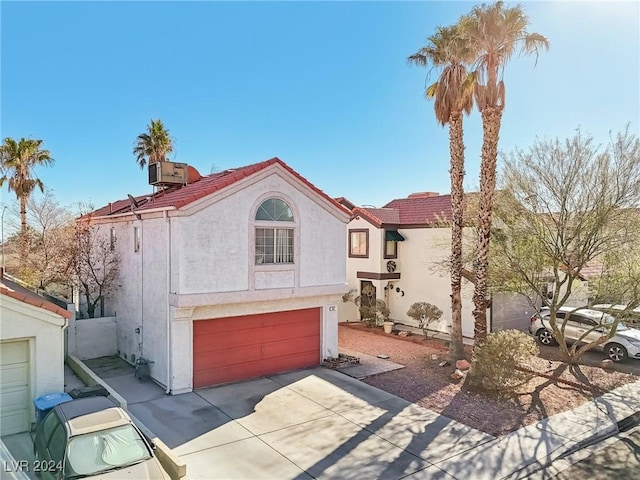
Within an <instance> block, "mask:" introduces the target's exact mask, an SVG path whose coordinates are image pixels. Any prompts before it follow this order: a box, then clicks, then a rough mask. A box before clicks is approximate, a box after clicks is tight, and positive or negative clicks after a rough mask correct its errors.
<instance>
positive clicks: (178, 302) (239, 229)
mask: <svg viewBox="0 0 640 480" xmlns="http://www.w3.org/2000/svg"><path fill="white" fill-rule="evenodd" d="M149 167H150V170H149V174H150V183H152V184H155V185H160V186H163V187H164V188H161V189H159V191H157V192H156V193H153V194H150V195H148V196H140V197H137V198H133V197H131V199H130V200H120V201H117V202H114V203H111V204H109V205H107V206H106V207H103V208H101V209H99V210H96V211H94V212H92V213H91V214H90V215H89V216H88V217H84V218H85V219H87V218H89V219H90V221H91V222H92V223H93V224H94V225H95V226H96V227H97V228H101V229H102V230H103V234H104V235H110V236H111V238H113V239H114V240H115V242H114V248H116V249H117V251H118V253H119V256H120V259H121V263H120V273H119V277H118V279H117V281H116V284H117V288H116V290H115V292H114V293H113V294H111V296H110V298H107V299H106V302H105V307H106V314H107V315H115V317H116V322H117V348H118V354H119V355H120V356H121V357H122V358H124V359H126V360H127V361H129V362H131V363H135V362H136V361H138V360H139V359H140V358H141V357H142V358H144V359H145V360H148V361H150V362H152V363H150V372H151V376H152V378H153V379H154V380H155V381H156V382H158V383H159V384H161V385H163V386H164V387H165V388H166V389H167V393H169V392H170V393H174V394H177V393H182V392H188V391H190V390H192V389H193V388H195V387H203V386H208V385H214V384H220V383H225V382H231V381H237V380H242V379H246V378H252V377H258V376H262V375H266V374H270V373H275V372H280V371H285V370H291V369H295V368H301V367H308V366H313V365H318V364H320V362H321V361H322V359H323V358H325V357H330V356H337V354H338V344H337V321H338V312H337V306H338V303H339V302H340V298H341V296H342V295H343V294H344V293H345V292H346V290H347V289H346V284H345V276H346V274H345V262H344V258H345V256H346V251H345V241H344V238H345V237H344V235H345V229H346V223H347V222H348V221H349V213H348V211H347V210H346V209H345V208H343V207H342V206H341V205H340V204H338V203H337V202H336V201H335V200H333V199H332V198H330V197H329V196H327V195H326V194H325V193H324V192H322V191H321V190H319V189H318V188H316V187H314V186H313V185H312V184H311V183H310V182H308V181H307V180H305V179H304V178H303V177H301V176H300V175H299V174H298V173H296V172H295V171H294V170H293V169H291V168H290V167H289V166H287V165H286V164H285V163H284V162H282V161H281V160H279V159H277V158H273V159H271V160H267V161H264V162H261V163H257V164H254V165H249V166H245V167H241V168H236V169H230V170H225V171H223V172H218V173H213V174H211V175H208V176H205V177H201V176H200V175H199V174H198V173H197V171H196V170H195V169H194V168H193V167H188V166H186V165H185V164H173V163H171V162H163V164H162V165H160V164H152V165H150V166H149ZM172 169H173V170H172ZM165 170H167V171H165ZM167 172H168V173H167ZM172 172H173V173H172ZM172 175H173V176H175V179H173V177H172Z"/></svg>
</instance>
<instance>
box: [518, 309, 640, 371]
mask: <svg viewBox="0 0 640 480" xmlns="http://www.w3.org/2000/svg"><path fill="white" fill-rule="evenodd" d="M550 316H551V312H550V310H549V309H548V308H546V307H545V308H543V309H542V310H541V311H540V313H536V314H535V315H533V316H532V317H531V323H530V324H529V332H530V333H531V334H532V335H535V336H536V337H537V338H538V340H539V341H540V343H542V344H543V345H553V344H555V343H556V341H555V338H554V337H553V333H552V330H551V325H550ZM565 320H566V322H565ZM556 322H557V326H558V328H559V329H562V325H563V323H564V337H565V340H566V341H567V342H568V343H575V342H578V341H579V342H581V343H590V342H593V341H596V340H598V339H600V338H602V337H603V336H607V335H609V333H610V332H611V329H612V328H613V326H614V325H616V319H615V318H614V317H613V316H611V315H609V314H608V313H605V312H601V311H598V310H593V309H589V308H573V307H560V308H559V309H558V312H557V313H556ZM596 348H599V349H601V350H603V351H604V353H605V354H606V355H607V357H609V358H610V359H611V360H613V361H614V362H620V361H622V360H625V359H626V358H638V359H640V330H638V329H635V328H629V327H627V326H626V325H625V324H624V323H623V322H621V321H618V322H617V326H616V331H615V333H614V335H613V336H612V337H611V338H609V339H607V340H605V341H604V342H603V343H602V344H600V345H598V346H597V347H596Z"/></svg>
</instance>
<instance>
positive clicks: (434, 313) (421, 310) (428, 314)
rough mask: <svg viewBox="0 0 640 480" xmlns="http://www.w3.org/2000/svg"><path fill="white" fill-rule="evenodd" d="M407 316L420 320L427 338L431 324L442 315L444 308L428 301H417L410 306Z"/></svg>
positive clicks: (419, 322)
mask: <svg viewBox="0 0 640 480" xmlns="http://www.w3.org/2000/svg"><path fill="white" fill-rule="evenodd" d="M407 316H408V317H411V318H413V319H414V320H416V321H417V322H418V327H420V328H421V329H422V332H423V333H424V336H425V338H426V337H427V336H428V335H427V333H428V331H429V324H430V323H431V322H434V321H436V320H438V319H439V318H440V317H441V316H442V310H440V309H439V308H438V307H436V306H435V305H431V304H430V303H427V302H416V303H414V304H412V305H411V306H410V307H409V310H408V311H407Z"/></svg>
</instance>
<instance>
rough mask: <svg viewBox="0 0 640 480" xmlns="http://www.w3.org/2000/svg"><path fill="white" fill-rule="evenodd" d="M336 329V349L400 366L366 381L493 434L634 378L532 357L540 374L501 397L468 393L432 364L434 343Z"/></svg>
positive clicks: (436, 358) (360, 328)
mask: <svg viewBox="0 0 640 480" xmlns="http://www.w3.org/2000/svg"><path fill="white" fill-rule="evenodd" d="M338 331H339V337H338V338H339V345H340V347H341V348H346V349H350V350H355V351H358V352H362V353H366V354H369V355H378V354H384V355H389V360H391V361H393V362H396V363H400V364H402V365H405V368H403V369H400V370H395V371H392V372H387V373H382V374H379V375H375V376H372V377H368V378H366V379H365V380H364V381H365V382H366V383H368V384H370V385H373V386H376V387H378V388H380V389H382V390H385V391H387V392H389V393H392V394H394V395H397V396H399V397H401V398H404V399H406V400H409V401H411V402H414V403H416V404H418V405H420V406H422V407H425V408H428V409H429V410H432V411H434V412H438V413H440V414H442V415H445V416H447V417H449V418H451V419H453V420H457V421H459V422H461V423H464V424H466V425H468V426H470V427H474V428H477V429H479V430H482V431H484V432H486V433H489V434H491V435H495V436H499V435H504V434H506V433H509V432H511V431H513V430H517V429H518V428H520V427H523V426H526V425H529V424H531V423H534V422H536V421H539V420H541V419H543V418H546V417H549V416H551V415H554V414H556V413H560V412H563V411H565V410H569V409H572V408H575V407H578V406H579V405H581V404H583V403H585V402H587V401H588V400H589V399H592V398H593V397H597V396H599V395H602V394H603V393H605V392H607V391H610V390H612V389H614V388H616V387H619V386H621V385H624V384H626V383H630V382H634V381H636V380H638V379H639V377H638V376H637V375H634V374H629V373H623V372H618V371H613V370H611V369H603V368H600V367H596V366H587V365H578V366H570V365H567V364H565V363H562V362H560V361H557V360H556V359H555V358H554V357H553V355H551V356H550V357H549V355H547V357H549V358H536V359H535V361H534V362H532V364H531V365H530V367H531V368H532V369H533V370H534V371H536V372H537V373H539V374H540V375H538V376H535V377H534V378H533V379H532V380H530V381H529V382H528V383H527V384H525V385H523V386H521V387H520V389H519V390H518V392H517V393H516V394H514V395H512V396H510V397H508V398H505V397H500V396H498V395H494V394H491V393H485V392H479V391H472V390H470V389H469V388H468V387H466V386H465V385H464V384H463V382H462V381H456V380H453V379H452V378H451V373H452V372H453V370H454V368H453V367H452V366H445V367H440V366H439V365H438V364H439V363H440V362H441V361H442V360H444V359H446V358H447V353H448V351H447V348H446V347H445V346H444V344H443V343H442V342H440V341H438V340H431V339H429V340H425V339H424V338H423V337H422V336H418V335H412V336H409V337H399V336H397V335H389V334H384V333H383V332H382V330H381V329H379V328H369V327H367V326H366V325H364V324H362V323H359V322H352V323H341V324H340V325H339V330H338ZM546 354H547V352H546V351H545V352H543V353H542V355H546Z"/></svg>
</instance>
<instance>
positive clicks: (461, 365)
mask: <svg viewBox="0 0 640 480" xmlns="http://www.w3.org/2000/svg"><path fill="white" fill-rule="evenodd" d="M456 368H457V369H458V370H463V371H466V370H469V369H470V368H471V364H470V363H469V362H468V361H466V360H465V359H464V358H463V359H462V360H458V361H457V362H456Z"/></svg>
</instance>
